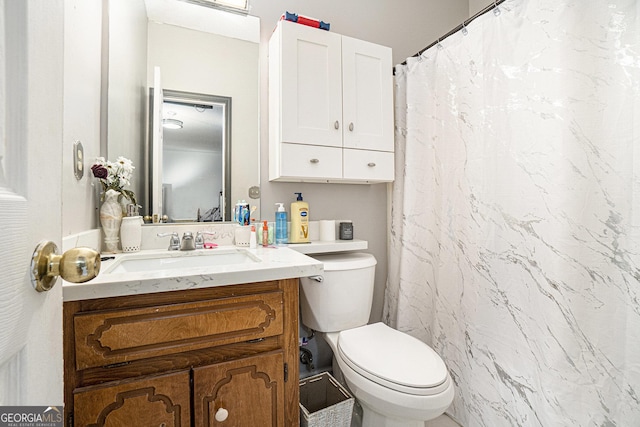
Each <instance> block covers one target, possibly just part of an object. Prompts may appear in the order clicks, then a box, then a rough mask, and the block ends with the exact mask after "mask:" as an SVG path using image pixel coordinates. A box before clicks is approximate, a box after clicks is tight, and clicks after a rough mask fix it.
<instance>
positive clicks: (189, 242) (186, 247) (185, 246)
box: [180, 231, 196, 251]
mask: <svg viewBox="0 0 640 427" xmlns="http://www.w3.org/2000/svg"><path fill="white" fill-rule="evenodd" d="M195 249H196V243H195V241H194V240H193V233H192V232H190V231H185V232H184V234H183V235H182V241H181V242H180V250H181V251H193V250H195Z"/></svg>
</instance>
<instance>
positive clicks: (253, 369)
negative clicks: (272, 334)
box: [193, 351, 284, 427]
mask: <svg viewBox="0 0 640 427" xmlns="http://www.w3.org/2000/svg"><path fill="white" fill-rule="evenodd" d="M283 357H284V356H283V353H282V351H275V352H270V353H266V354H263V355H260V356H252V357H247V358H244V359H238V360H233V361H230V362H224V363H219V364H216V365H210V366H204V367H201V368H195V369H194V370H193V378H194V385H193V387H194V396H195V398H194V417H195V425H196V426H233V427H255V426H264V427H266V426H273V427H284V371H283V366H284V358H283Z"/></svg>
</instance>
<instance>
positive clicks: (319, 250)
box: [287, 239, 369, 255]
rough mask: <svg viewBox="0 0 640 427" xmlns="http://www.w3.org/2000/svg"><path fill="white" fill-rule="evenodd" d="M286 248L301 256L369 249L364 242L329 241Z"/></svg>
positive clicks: (367, 244) (297, 244)
mask: <svg viewBox="0 0 640 427" xmlns="http://www.w3.org/2000/svg"><path fill="white" fill-rule="evenodd" d="M287 247H288V248H291V249H293V250H294V251H296V252H300V253H301V254H307V255H313V254H326V253H329V252H345V251H362V250H365V249H367V248H368V247H369V243H368V242H367V241H366V240H357V239H353V240H331V241H314V242H311V243H296V244H288V245H287Z"/></svg>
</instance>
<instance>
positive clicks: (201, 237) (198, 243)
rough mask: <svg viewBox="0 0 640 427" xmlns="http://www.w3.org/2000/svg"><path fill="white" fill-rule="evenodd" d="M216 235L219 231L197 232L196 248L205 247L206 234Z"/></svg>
mask: <svg viewBox="0 0 640 427" xmlns="http://www.w3.org/2000/svg"><path fill="white" fill-rule="evenodd" d="M205 234H206V235H208V236H214V237H216V236H217V235H218V233H215V232H214V233H211V232H210V231H198V232H197V233H196V238H195V243H196V249H204V235H205Z"/></svg>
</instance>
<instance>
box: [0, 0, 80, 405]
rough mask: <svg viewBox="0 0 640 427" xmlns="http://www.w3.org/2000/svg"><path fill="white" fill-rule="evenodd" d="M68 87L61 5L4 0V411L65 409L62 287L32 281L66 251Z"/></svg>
mask: <svg viewBox="0 0 640 427" xmlns="http://www.w3.org/2000/svg"><path fill="white" fill-rule="evenodd" d="M62 85H63V4H62V0H32V1H19V0H0V156H2V159H1V160H0V165H1V166H2V169H3V170H4V172H3V173H2V175H3V178H0V227H1V228H2V237H1V238H2V244H1V245H0V275H1V277H2V279H1V280H0V406H15V405H30V406H43V405H46V406H59V405H62V403H63V387H62V381H63V362H62V286H61V282H62V281H61V279H58V283H57V284H56V285H55V286H54V287H53V289H52V290H50V291H49V292H43V293H38V292H36V291H35V290H34V289H33V287H32V285H31V282H30V278H29V264H30V260H31V255H32V253H33V250H34V249H35V247H36V246H37V244H38V243H39V242H40V241H41V240H43V239H46V240H52V241H54V242H55V243H56V244H57V246H58V247H61V240H62V231H61V227H62V225H61V224H62V221H61V215H62V210H61V199H62V197H61V182H62V170H61V165H62V154H63V153H62V123H63V116H62V109H63V101H62V99H63V92H62V89H63V87H62ZM68 154H71V153H68Z"/></svg>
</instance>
